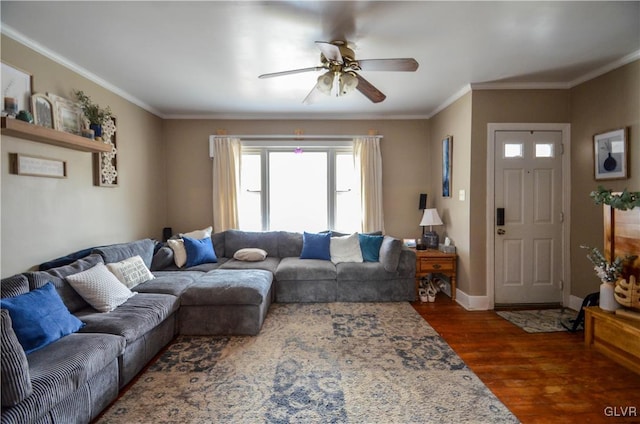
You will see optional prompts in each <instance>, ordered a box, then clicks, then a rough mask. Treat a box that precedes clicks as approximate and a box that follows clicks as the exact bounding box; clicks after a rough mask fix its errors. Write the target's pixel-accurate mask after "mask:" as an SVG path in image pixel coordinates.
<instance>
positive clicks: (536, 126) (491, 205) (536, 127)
mask: <svg viewBox="0 0 640 424" xmlns="http://www.w3.org/2000/svg"><path fill="white" fill-rule="evenodd" d="M497 131H561V132H562V145H563V150H564V152H563V155H562V212H563V214H564V222H563V224H564V225H563V227H562V231H563V234H562V240H563V244H562V258H563V269H562V280H563V281H564V285H563V290H562V304H563V305H568V304H569V303H570V301H571V299H570V296H571V124H566V123H564V124H563V123H551V124H541V123H513V124H511V123H489V124H487V183H486V186H487V197H486V199H487V202H486V205H487V209H486V224H485V225H486V234H487V237H486V252H487V256H486V293H487V297H488V298H489V306H490V309H493V308H494V306H495V290H494V284H495V271H494V268H493V267H494V265H495V257H494V243H495V231H494V227H495V226H494V222H495V158H494V154H495V133H496V132H497Z"/></svg>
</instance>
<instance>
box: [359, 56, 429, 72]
mask: <svg viewBox="0 0 640 424" xmlns="http://www.w3.org/2000/svg"><path fill="white" fill-rule="evenodd" d="M358 64H359V65H360V69H361V70H362V71H396V72H414V71H415V70H416V69H418V62H417V61H416V60H415V59H413V58H402V59H364V60H358Z"/></svg>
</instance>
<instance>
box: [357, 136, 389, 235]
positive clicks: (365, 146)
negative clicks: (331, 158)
mask: <svg viewBox="0 0 640 424" xmlns="http://www.w3.org/2000/svg"><path fill="white" fill-rule="evenodd" d="M353 155H354V160H355V166H356V173H357V174H358V175H360V202H361V208H362V232H371V231H382V232H383V233H384V216H383V212H382V154H381V153H380V138H379V137H357V138H355V139H354V140H353Z"/></svg>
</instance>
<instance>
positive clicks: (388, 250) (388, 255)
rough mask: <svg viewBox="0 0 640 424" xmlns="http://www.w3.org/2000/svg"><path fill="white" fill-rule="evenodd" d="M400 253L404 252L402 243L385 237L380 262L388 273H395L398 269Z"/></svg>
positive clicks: (381, 246)
mask: <svg viewBox="0 0 640 424" xmlns="http://www.w3.org/2000/svg"><path fill="white" fill-rule="evenodd" d="M400 252H402V241H400V240H399V239H397V238H393V237H390V236H384V238H383V239H382V244H381V245H380V262H382V266H383V267H384V269H385V270H386V271H388V272H394V271H396V270H397V269H398V264H399V263H400Z"/></svg>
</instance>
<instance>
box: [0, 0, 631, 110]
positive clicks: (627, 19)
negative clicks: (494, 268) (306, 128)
mask: <svg viewBox="0 0 640 424" xmlns="http://www.w3.org/2000/svg"><path fill="white" fill-rule="evenodd" d="M1 13H2V16H1V18H2V32H3V33H4V34H6V35H8V36H10V37H12V38H15V39H17V40H18V41H21V42H23V43H25V44H27V45H29V46H30V47H32V48H34V49H36V50H37V51H39V52H41V53H44V54H45V55H47V56H49V57H52V58H54V59H56V60H58V61H60V62H61V63H63V64H65V65H67V66H69V67H71V68H73V69H75V70H76V71H79V72H81V73H82V74H83V75H85V76H88V77H89V78H90V79H92V80H94V81H96V82H99V83H100V84H102V85H104V86H105V87H107V88H109V89H111V90H113V91H115V92H116V93H118V94H120V95H122V96H124V97H125V98H127V99H129V100H132V101H133V102H134V103H136V104H138V105H140V106H142V107H144V108H146V109H147V110H149V111H151V112H153V113H155V114H157V115H159V116H162V117H165V118H182V117H211V118H322V119H328V118H336V117H341V118H369V119H378V118H411V117H428V116H431V115H433V114H434V113H435V112H436V111H438V110H439V109H440V108H442V107H443V106H444V105H446V104H448V103H449V102H451V101H452V100H453V99H455V98H457V97H458V96H459V95H460V94H461V93H464V92H466V91H468V89H469V87H470V86H472V85H473V86H474V87H475V85H474V84H480V86H493V84H490V85H487V84H486V83H499V84H498V86H500V87H515V88H527V87H530V88H540V87H544V88H568V87H571V86H573V85H575V84H577V83H579V82H582V81H584V80H586V79H589V78H592V77H594V76H596V75H598V74H600V73H603V72H604V71H606V70H609V69H612V68H614V67H616V66H620V65H622V64H624V63H628V62H630V61H632V60H635V59H638V58H639V57H640V2H638V1H631V2H611V1H603V2H571V1H570V2H454V1H449V2H429V1H410V2H399V1H359V2H336V1H276V2H270V1H234V2H221V1H215V2H204V1H200V2H182V1H145V2H133V1H126V2H125V1H122V2H94V1H86V2H57V1H46V2H20V1H5V0H2V2H1ZM345 38H346V39H347V40H349V41H350V42H352V43H354V45H355V47H356V49H355V51H356V58H357V59H374V58H396V57H413V58H415V59H416V60H417V61H418V63H419V64H420V67H419V68H418V70H417V71H416V72H415V73H413V72H366V73H365V72H362V75H363V76H364V77H365V78H366V79H367V80H368V81H369V82H370V83H372V84H373V85H375V86H376V87H377V88H378V89H380V90H381V91H382V92H384V93H385V94H386V95H387V99H386V100H385V101H384V102H382V103H378V104H373V103H371V102H370V101H369V100H368V99H366V98H365V97H364V96H363V95H362V94H360V93H359V92H357V91H356V92H354V93H352V94H351V95H349V96H346V97H339V98H335V97H326V98H323V99H322V100H321V101H319V102H318V103H316V104H313V105H304V104H302V100H303V99H304V98H305V96H306V95H307V93H308V92H309V91H310V90H311V89H312V87H313V86H314V85H315V83H316V78H317V77H318V76H319V75H320V72H309V73H303V74H297V75H289V76H283V77H279V78H272V79H258V78H257V76H258V75H259V74H263V73H270V72H277V71H283V70H288V69H297V68H306V67H311V66H316V65H318V64H319V63H320V54H319V50H318V49H317V48H316V46H315V45H314V41H317V40H321V41H331V40H335V39H345ZM88 94H90V93H88Z"/></svg>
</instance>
